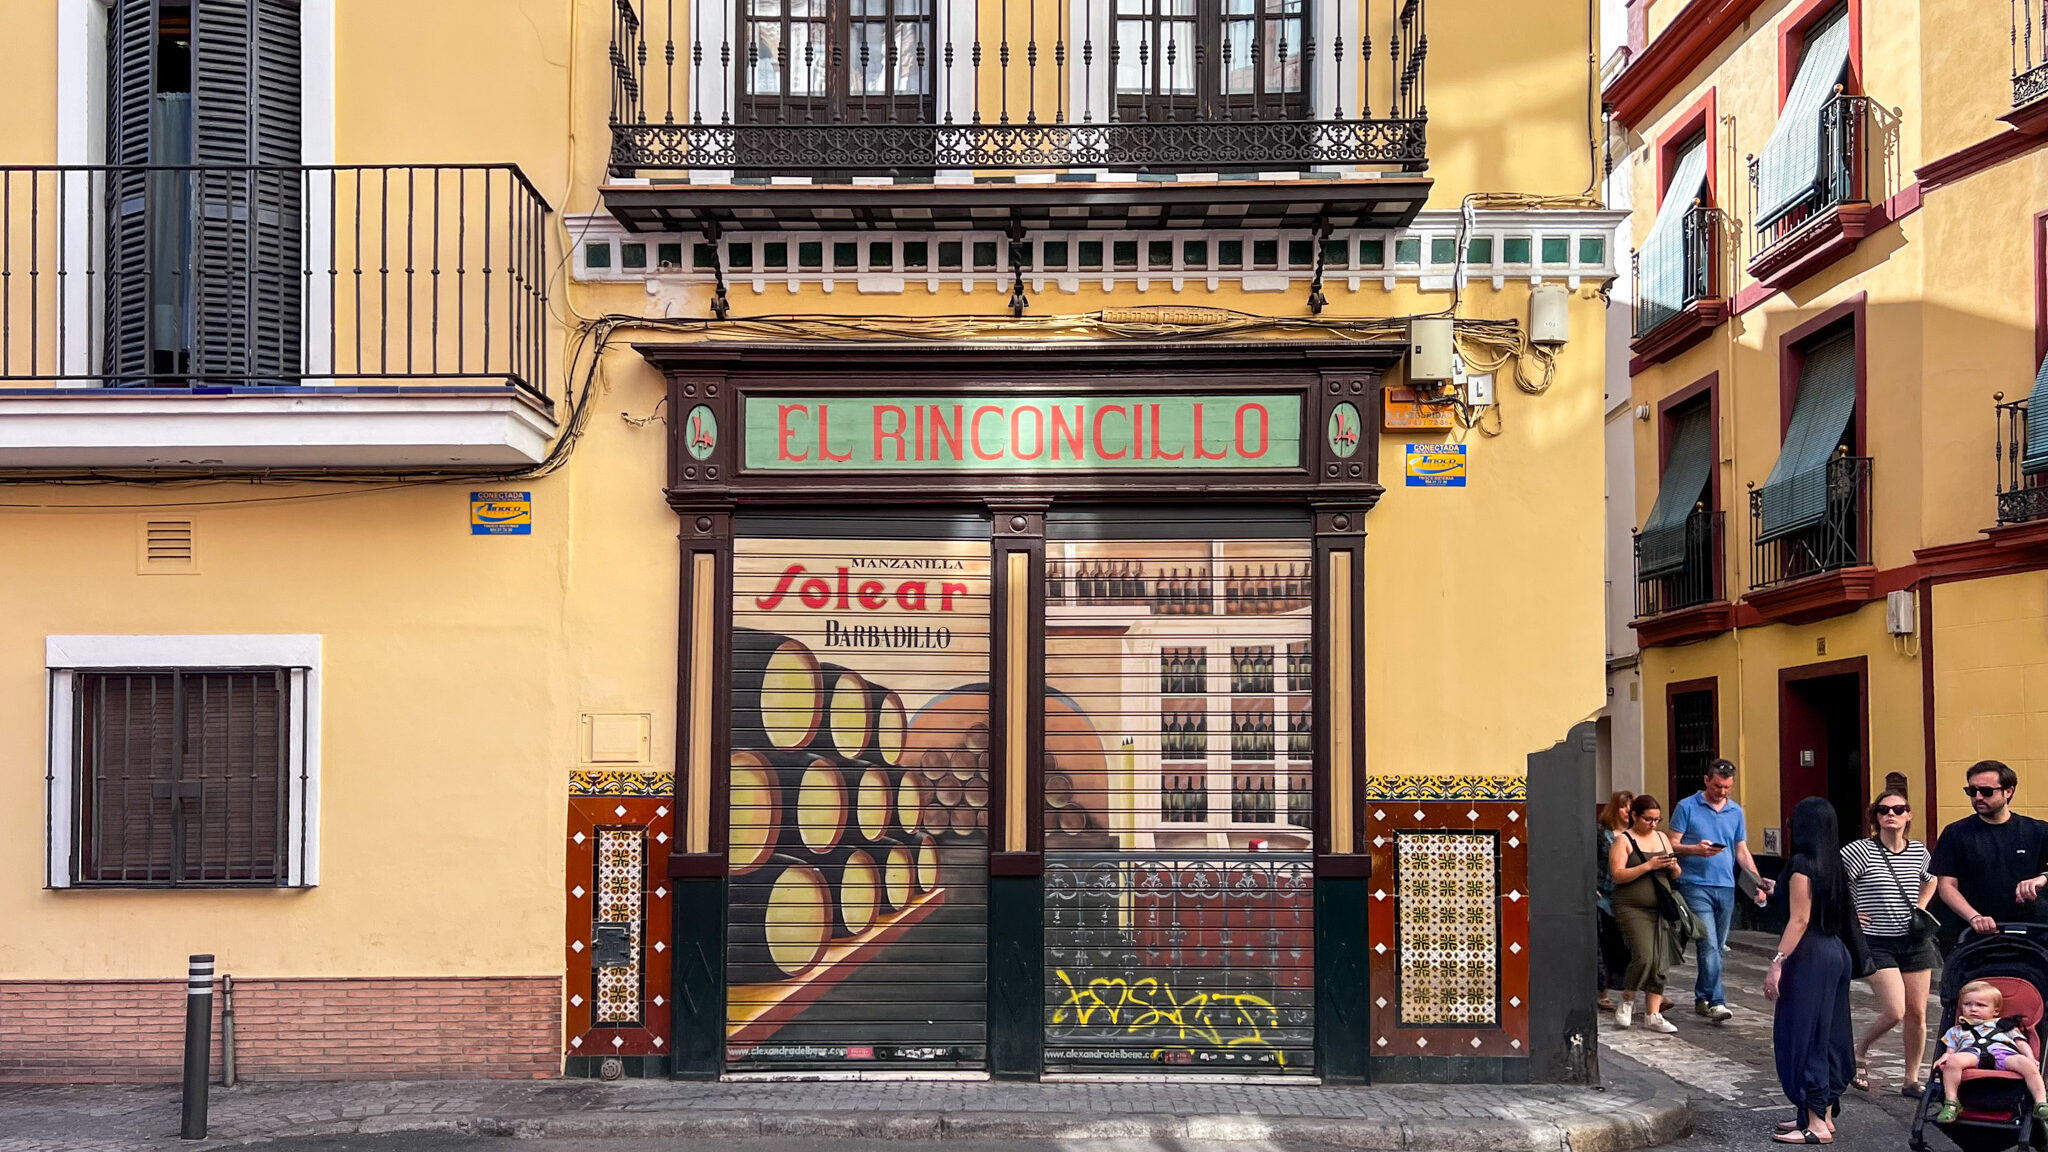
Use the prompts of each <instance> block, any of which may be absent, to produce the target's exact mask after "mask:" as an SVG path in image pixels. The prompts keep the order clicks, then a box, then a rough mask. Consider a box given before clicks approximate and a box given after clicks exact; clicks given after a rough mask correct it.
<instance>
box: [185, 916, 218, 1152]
mask: <svg viewBox="0 0 2048 1152" xmlns="http://www.w3.org/2000/svg"><path fill="white" fill-rule="evenodd" d="M212 1059H213V957H211V956H194V957H192V968H191V971H190V972H189V973H188V974H187V976H186V979H185V1100H184V1113H183V1119H182V1122H181V1123H180V1125H179V1127H178V1136H179V1137H180V1138H181V1139H185V1140H204V1139H206V1084H207V1079H208V1077H207V1072H208V1071H209V1068H208V1065H209V1064H210V1063H211V1061H212Z"/></svg>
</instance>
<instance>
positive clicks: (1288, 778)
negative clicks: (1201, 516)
mask: <svg viewBox="0 0 2048 1152" xmlns="http://www.w3.org/2000/svg"><path fill="white" fill-rule="evenodd" d="M1311 560H1312V556H1311V552H1310V547H1309V543H1308V541H1307V540H1306V539H1298V540H1297V539H1287V540H1202V539H1187V540H1123V541H1111V540H1096V539H1089V540H1071V541H1068V540H1057V539H1056V540H1053V541H1051V542H1049V543H1048V545H1047V561H1046V587H1045V598H1046V642H1045V643H1046V663H1045V668H1046V683H1047V689H1048V691H1047V701H1048V704H1047V713H1046V753H1045V764H1044V770H1045V773H1046V777H1045V782H1046V790H1045V797H1046V804H1047V813H1046V816H1047V819H1046V834H1045V847H1046V912H1045V916H1046V919H1045V939H1046V991H1045V995H1046V999H1045V1011H1046V1015H1045V1022H1046V1049H1045V1051H1046V1067H1047V1069H1048V1070H1062V1071H1091V1070H1092V1071H1102V1070H1108V1069H1122V1070H1126V1071H1130V1070H1137V1069H1143V1070H1148V1071H1163V1072H1171V1071H1182V1070H1184V1071H1191V1072H1218V1071H1234V1072H1240V1073H1273V1074H1287V1073H1296V1074H1312V1073H1313V1071H1314V1068H1313V1049H1314V1032H1313V1019H1314V952H1313V940H1314V922H1313V903H1312V886H1311V877H1312V866H1311V857H1310V849H1311V846H1312V845H1311V835H1312V829H1313V825H1314V813H1315V797H1314V788H1313V782H1314V771H1313V758H1314V749H1315V739H1314V733H1313V731H1312V730H1311V725H1312V719H1313V715H1314V703H1313V702H1314V692H1313V689H1314V683H1313V681H1314V659H1313V650H1312V647H1311V644H1312V629H1313V620H1312V618H1313V590H1312V585H1311V572H1312V564H1311ZM1098 749H1099V750H1102V751H1098ZM1098 765H1099V766H1098ZM1055 783H1057V785H1058V786H1057V788H1055V787H1054V785H1055ZM1076 809H1078V810H1080V813H1081V814H1082V815H1081V817H1080V818H1074V817H1072V816H1071V813H1073V812H1074V810H1076Z"/></svg>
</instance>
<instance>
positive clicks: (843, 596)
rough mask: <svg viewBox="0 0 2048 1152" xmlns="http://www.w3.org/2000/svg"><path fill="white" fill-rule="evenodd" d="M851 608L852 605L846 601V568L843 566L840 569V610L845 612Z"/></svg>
mask: <svg viewBox="0 0 2048 1152" xmlns="http://www.w3.org/2000/svg"><path fill="white" fill-rule="evenodd" d="M851 607H853V605H852V603H850V602H849V601H848V600H847V599H846V566H845V565H843V564H842V565H840V567H839V610H840V611H841V612H844V611H846V610H847V609H848V608H851Z"/></svg>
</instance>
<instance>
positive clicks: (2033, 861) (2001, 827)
mask: <svg viewBox="0 0 2048 1152" xmlns="http://www.w3.org/2000/svg"><path fill="white" fill-rule="evenodd" d="M1964 779H1965V780H1966V781H1967V785H1966V787H1965V788H1964V791H1965V792H1966V793H1967V794H1968V795H1969V797H1970V807H1971V808H1973V809H1975V810H1976V814H1975V815H1972V816H1965V817H1963V818H1962V819H1961V820H1958V821H1956V822H1955V823H1953V824H1951V825H1949V826H1948V827H1946V828H1944V829H1942V831H1941V840H1940V841H1939V842H1937V843H1936V844H1935V846H1934V864H1933V867H1932V869H1931V871H1932V872H1933V873H1934V875H1935V876H1936V877H1937V878H1938V882H1939V885H1940V887H1939V889H1938V890H1939V892H1940V894H1941V901H1942V903H1944V904H1946V905H1948V907H1949V909H1950V910H1952V911H1953V912H1954V913H1955V914H1956V915H1957V916H1960V917H1962V919H1963V921H1964V923H1966V924H1968V925H1969V926H1970V928H1971V929H1972V930H1973V931H1976V932H1981V933H1984V934H1986V935H1989V934H1991V933H1994V932H1997V931H1998V926H1999V925H2000V924H2005V923H2028V922H2035V921H2041V920H2043V919H2048V917H2044V916H2043V912H2044V911H2048V909H2044V908H2043V901H2042V899H2041V889H2042V888H2043V887H2044V886H2048V876H2044V873H2048V823H2044V822H2042V821H2040V820H2036V819H2034V818H2033V817H2031V816H2022V815H2020V814H2019V813H2017V812H2014V811H2013V810H2012V797H2013V793H2014V792H2015V791H2016V790H2017V789H2018V788H2019V775H2018V773H2016V772H2014V771H2013V770H2012V769H2011V768H2008V767H2007V766H2005V765H2004V764H2001V763H1999V762H1998V761H1996V760H1980V761H1978V762H1977V763H1975V764H1972V765H1970V770H1969V772H1968V773H1967V774H1965V776H1964Z"/></svg>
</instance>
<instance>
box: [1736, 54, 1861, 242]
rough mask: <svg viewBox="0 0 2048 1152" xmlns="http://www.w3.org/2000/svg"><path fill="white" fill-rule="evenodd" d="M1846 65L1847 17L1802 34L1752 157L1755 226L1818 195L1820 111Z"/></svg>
mask: <svg viewBox="0 0 2048 1152" xmlns="http://www.w3.org/2000/svg"><path fill="white" fill-rule="evenodd" d="M1848 66H1849V21H1848V19H1847V18H1846V17H1837V18H1836V19H1835V20H1833V21H1832V22H1830V23H1829V24H1828V26H1827V27H1826V28H1823V29H1820V30H1819V31H1817V32H1815V33H1814V34H1812V35H1810V36H1808V37H1807V39H1806V54H1805V55H1804V56H1802V57H1800V60H1799V74H1798V75H1797V76H1795V77H1794V78H1793V80H1792V91H1791V92H1790V93H1789V94H1788V95H1787V96H1786V97H1785V109H1784V111H1783V112H1781V113H1779V115H1778V126H1777V127H1776V128H1773V129H1772V130H1771V138H1770V139H1769V140H1766V141H1765V142H1764V150H1763V152H1762V153H1761V154H1759V155H1758V157H1757V165H1756V168H1757V176H1756V178H1757V193H1756V195H1757V203H1756V226H1757V227H1759V228H1767V227H1769V226H1770V225H1772V224H1774V223H1776V222H1777V221H1779V220H1780V219H1782V218H1784V216H1785V215H1786V214H1787V213H1789V212H1791V211H1793V210H1794V209H1796V208H1798V207H1800V206H1801V205H1803V204H1806V203H1807V202H1809V201H1811V200H1813V199H1814V198H1815V197H1816V196H1818V195H1819V194H1820V181H1821V174H1822V171H1821V110H1822V108H1823V107H1824V106H1825V105H1826V104H1827V102H1828V101H1829V100H1830V99H1831V98H1833V96H1834V94H1835V85H1836V84H1837V83H1839V82H1840V81H1841V79H1842V73H1843V71H1844V70H1845V69H1847V68H1848Z"/></svg>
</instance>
